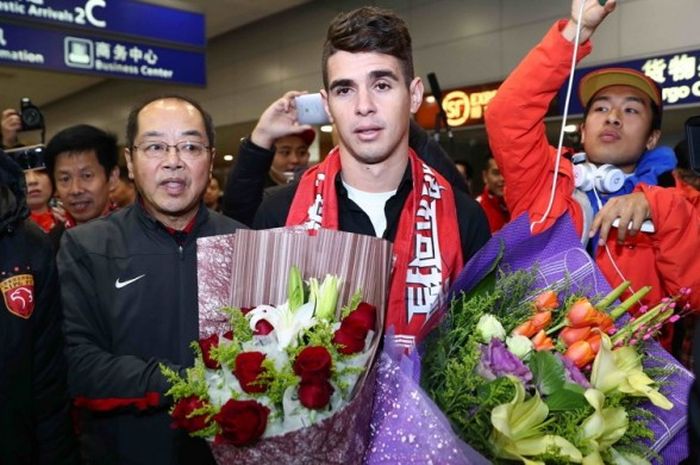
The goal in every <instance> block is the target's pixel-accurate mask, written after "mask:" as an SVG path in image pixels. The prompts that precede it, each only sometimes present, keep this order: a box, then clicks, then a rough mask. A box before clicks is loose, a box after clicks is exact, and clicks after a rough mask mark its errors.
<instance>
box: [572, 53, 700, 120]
mask: <svg viewBox="0 0 700 465" xmlns="http://www.w3.org/2000/svg"><path fill="white" fill-rule="evenodd" d="M608 67H615V68H632V69H636V70H637V71H641V72H643V73H644V74H646V75H647V76H649V77H650V78H651V79H652V80H654V81H655V82H656V83H657V84H658V85H659V87H660V88H661V98H662V101H663V105H664V108H673V107H675V106H679V105H691V104H698V103H700V50H695V51H690V52H681V53H673V54H669V55H661V56H654V57H649V58H645V59H641V60H632V61H625V62H621V63H612V64H606V65H602V66H594V67H588V68H581V69H577V70H576V74H575V76H574V89H578V86H579V83H580V81H581V78H582V77H583V76H585V75H586V74H588V73H589V72H591V71H595V70H597V69H600V68H608ZM576 95H577V94H576ZM565 96H566V86H564V87H562V89H561V90H560V91H559V102H560V108H559V110H560V112H563V102H564V97H565ZM583 110H584V108H583V107H582V106H581V102H580V101H579V99H578V96H576V97H573V96H572V99H571V103H570V107H569V113H571V114H579V113H583Z"/></svg>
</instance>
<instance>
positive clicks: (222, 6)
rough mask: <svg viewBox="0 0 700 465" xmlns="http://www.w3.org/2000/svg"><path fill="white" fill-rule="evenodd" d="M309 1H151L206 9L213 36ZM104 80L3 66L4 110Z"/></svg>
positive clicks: (48, 100) (1, 92) (0, 71)
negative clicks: (23, 102)
mask: <svg viewBox="0 0 700 465" xmlns="http://www.w3.org/2000/svg"><path fill="white" fill-rule="evenodd" d="M308 1H309V0H203V1H199V2H197V1H184V0H151V3H160V4H165V5H170V6H175V7H180V8H184V9H188V10H193V11H201V12H203V13H204V15H205V17H206V26H207V38H208V39H211V38H212V37H215V36H217V35H220V34H223V33H224V32H227V31H231V30H233V29H236V28H239V27H241V26H244V25H245V24H249V23H252V22H254V21H257V20H259V19H262V18H264V17H266V16H270V15H273V14H275V13H279V12H280V11H283V10H286V9H289V8H292V7H294V6H297V5H300V4H302V3H306V2H308ZM103 81H104V79H103V78H99V77H94V76H86V75H80V74H69V73H57V72H49V71H40V70H36V69H30V68H21V67H12V66H5V65H0V111H1V110H2V109H4V108H17V107H18V105H19V100H20V98H21V97H30V98H31V99H32V102H34V103H35V104H36V105H39V106H41V105H46V104H48V103H51V102H53V101H55V100H59V99H61V98H63V97H67V96H69V95H71V94H74V93H76V92H78V91H80V90H81V89H85V88H86V87H89V86H92V85H95V84H97V83H100V82H103Z"/></svg>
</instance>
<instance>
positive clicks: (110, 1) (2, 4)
mask: <svg viewBox="0 0 700 465" xmlns="http://www.w3.org/2000/svg"><path fill="white" fill-rule="evenodd" d="M0 16H4V17H8V18H15V19H25V20H28V21H35V22H40V23H42V24H51V25H57V26H63V27H66V28H73V29H75V28H85V29H89V30H91V31H93V32H98V31H99V32H100V33H109V34H117V35H129V36H133V37H141V38H147V39H151V40H156V41H166V42H172V43H175V44H180V45H187V46H194V47H204V45H205V43H206V42H205V31H204V15H203V14H201V13H194V12H190V11H184V10H177V9H174V8H169V7H164V6H160V5H153V4H149V3H142V2H139V1H135V0H0Z"/></svg>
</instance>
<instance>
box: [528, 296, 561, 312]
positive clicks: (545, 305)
mask: <svg viewBox="0 0 700 465" xmlns="http://www.w3.org/2000/svg"><path fill="white" fill-rule="evenodd" d="M534 304H535V309H537V311H538V312H543V311H546V310H554V309H555V308H557V307H558V306H559V301H558V300H557V293H556V292H554V291H545V292H543V293H542V294H540V295H538V296H537V297H536V298H535V301H534Z"/></svg>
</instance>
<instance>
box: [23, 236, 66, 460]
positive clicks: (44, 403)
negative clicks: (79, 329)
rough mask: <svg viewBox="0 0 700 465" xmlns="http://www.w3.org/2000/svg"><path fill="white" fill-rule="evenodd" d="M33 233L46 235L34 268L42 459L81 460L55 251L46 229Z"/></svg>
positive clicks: (35, 392) (35, 379)
mask: <svg viewBox="0 0 700 465" xmlns="http://www.w3.org/2000/svg"><path fill="white" fill-rule="evenodd" d="M31 228H33V225H27V231H30V230H31ZM34 229H36V228H34ZM29 234H33V235H34V236H39V235H40V236H41V237H40V238H41V239H42V241H41V243H39V240H37V241H36V243H35V244H34V245H35V251H36V252H35V253H37V254H38V255H39V257H38V259H39V263H40V266H38V267H35V270H34V271H35V278H36V281H35V286H36V288H35V298H36V301H35V314H34V315H33V317H35V318H36V321H35V326H34V341H33V345H34V357H33V367H32V371H33V373H32V385H31V388H32V397H33V399H34V404H33V410H34V412H33V415H34V418H35V422H36V437H37V443H38V457H39V463H40V464H77V463H78V456H77V449H76V441H75V437H74V435H73V428H72V425H71V422H70V416H69V406H70V404H69V400H68V395H67V391H66V360H65V356H64V352H63V348H64V340H63V332H62V331H61V323H62V314H61V303H60V299H59V295H60V294H59V288H58V274H57V272H56V262H55V260H54V251H53V249H52V248H51V246H50V245H49V243H48V240H47V239H46V238H45V237H44V233H43V232H42V231H39V230H38V229H36V231H35V232H31V231H30V232H29Z"/></svg>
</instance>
